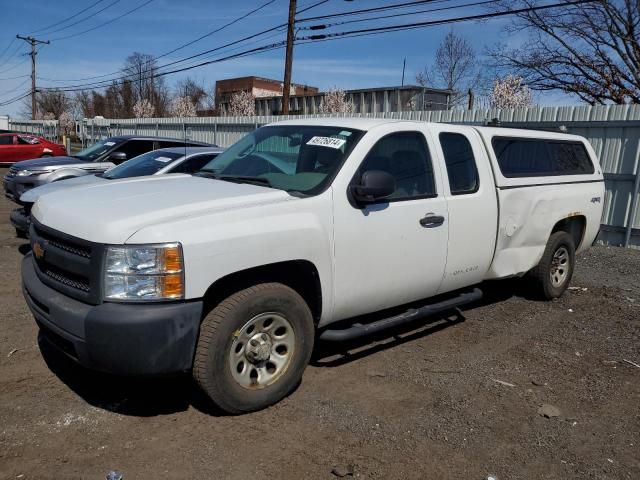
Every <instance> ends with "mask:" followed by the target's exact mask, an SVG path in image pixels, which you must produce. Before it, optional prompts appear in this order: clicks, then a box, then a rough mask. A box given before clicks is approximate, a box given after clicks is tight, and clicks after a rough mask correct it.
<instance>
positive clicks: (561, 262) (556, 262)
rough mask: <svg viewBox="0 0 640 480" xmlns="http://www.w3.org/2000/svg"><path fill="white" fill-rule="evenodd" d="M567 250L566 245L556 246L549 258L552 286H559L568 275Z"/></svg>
mask: <svg viewBox="0 0 640 480" xmlns="http://www.w3.org/2000/svg"><path fill="white" fill-rule="evenodd" d="M569 264H570V261H569V250H567V248H566V247H560V248H558V249H557V250H556V251H555V252H554V254H553V258H552V259H551V271H550V276H551V284H552V285H553V286H554V287H559V286H561V285H562V284H563V283H564V282H565V281H566V279H567V276H568V275H569Z"/></svg>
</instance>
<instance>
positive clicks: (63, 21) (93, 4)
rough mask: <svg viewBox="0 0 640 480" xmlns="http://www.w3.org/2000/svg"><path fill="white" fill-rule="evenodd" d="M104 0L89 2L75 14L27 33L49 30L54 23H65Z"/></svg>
mask: <svg viewBox="0 0 640 480" xmlns="http://www.w3.org/2000/svg"><path fill="white" fill-rule="evenodd" d="M104 1H105V0H98V1H97V2H95V3H92V4H91V5H89V6H88V7H86V8H83V9H82V10H80V11H79V12H76V13H75V14H73V15H71V16H70V17H67V18H65V19H64V20H60V21H58V22H55V23H52V24H51V25H48V26H46V27H42V28H39V29H37V30H33V31H32V32H29V35H33V34H34V33H38V32H42V31H44V30H49V29H50V28H52V27H55V26H56V25H60V24H62V23H66V22H68V21H69V20H73V19H74V18H76V17H77V16H78V15H80V14H81V13H84V12H86V11H87V10H91V9H92V8H93V7H95V6H96V5H98V4H99V3H102V2H104ZM52 33H53V32H52Z"/></svg>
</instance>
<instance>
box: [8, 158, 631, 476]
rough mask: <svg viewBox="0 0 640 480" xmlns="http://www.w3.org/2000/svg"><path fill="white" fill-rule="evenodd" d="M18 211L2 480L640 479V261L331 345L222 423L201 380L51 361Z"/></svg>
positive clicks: (616, 258)
mask: <svg viewBox="0 0 640 480" xmlns="http://www.w3.org/2000/svg"><path fill="white" fill-rule="evenodd" d="M5 172H6V171H5V170H0V175H2V176H3V175H4V173H5ZM11 208H13V205H12V204H10V203H9V202H8V201H7V200H5V199H2V200H0V276H1V277H0V278H2V282H3V284H2V288H1V290H0V325H1V329H0V478H23V479H27V478H34V479H47V478H51V479H53V478H55V479H59V478H65V479H71V478H83V479H104V478H105V475H106V474H107V472H108V471H110V470H118V471H119V472H122V473H123V474H124V479H125V480H131V479H160V478H230V479H236V478H237V479H246V478H256V479H263V478H280V479H290V478H291V479H303V478H304V479H307V478H309V479H316V478H318V479H331V478H336V473H338V474H344V473H348V472H353V477H355V478H360V479H362V478H370V479H373V478H385V479H386V478H398V479H400V478H402V479H406V478H420V479H471V480H473V479H478V480H480V479H483V478H486V476H487V475H489V474H495V475H496V476H497V477H498V478H499V479H500V480H503V479H537V478H541V479H542V478H544V479H568V478H579V479H631V480H635V479H638V478H640V453H639V452H640V368H638V367H636V366H633V365H631V364H629V363H626V362H625V361H624V360H625V359H626V360H629V361H632V362H635V363H638V364H640V251H633V250H624V249H619V248H605V247H597V248H594V249H592V250H591V251H589V252H588V253H587V254H585V255H582V257H581V258H580V259H579V263H578V267H577V271H576V275H575V277H574V281H573V285H574V286H575V287H580V288H579V289H573V290H571V291H569V292H567V294H565V296H564V297H563V298H561V299H559V300H557V301H554V302H548V303H545V302H539V301H534V300H530V299H528V298H527V295H526V290H524V289H523V288H522V285H521V284H520V282H499V283H494V284H492V285H488V286H487V290H488V294H487V296H486V299H485V300H484V301H483V302H482V303H481V304H478V305H474V306H472V307H470V308H466V309H465V310H464V311H463V316H459V317H455V316H454V317H451V318H449V319H437V320H433V321H430V322H429V323H428V324H426V325H423V326H422V327H420V328H417V329H414V330H411V331H408V330H407V329H405V330H401V331H399V330H396V331H394V332H393V334H394V335H395V336H393V337H389V338H378V339H376V340H375V341H369V343H365V344H360V345H349V346H343V347H342V348H340V349H339V350H333V351H330V350H329V349H328V347H327V346H326V345H318V347H317V348H316V353H315V359H314V361H313V364H312V366H311V367H309V368H308V369H307V372H306V373H305V376H304V379H303V382H302V385H301V386H300V388H298V390H297V391H295V392H294V393H293V394H292V395H290V396H289V397H288V398H286V399H285V400H284V401H282V402H281V403H280V404H278V405H276V406H275V407H272V408H270V409H267V410H265V411H262V412H258V413H255V414H251V415H245V416H241V417H224V416H217V415H216V413H215V412H212V411H211V409H210V407H209V405H208V404H207V402H206V400H204V399H203V398H202V396H201V395H200V394H199V393H198V391H197V390H196V389H195V388H194V387H193V386H192V385H191V383H190V382H189V379H188V378H174V379H156V380H139V379H135V380H124V379H118V378H112V377H106V376H103V375H98V374H95V373H92V372H87V371H84V370H82V369H80V368H78V367H77V366H75V365H73V364H71V363H69V362H67V361H65V360H64V359H61V358H60V357H59V356H57V355H55V354H52V353H51V352H48V351H44V352H41V350H40V348H39V347H38V345H37V341H36V337H37V329H36V326H35V323H34V322H33V320H32V318H31V315H30V314H29V312H28V310H27V307H26V305H25V303H24V301H23V299H22V294H21V292H20V270H19V263H20V260H21V258H22V255H23V253H25V252H26V250H27V248H28V245H25V242H24V241H21V240H19V239H17V238H15V236H14V231H13V229H12V228H11V226H10V225H9V223H8V214H9V211H10V209H11ZM543 404H549V405H552V406H554V407H556V408H557V409H558V410H559V416H557V417H551V418H545V417H544V416H542V415H540V414H539V413H538V410H539V409H540V407H541V406H542V405H543ZM334 469H335V473H332V471H333V470H334ZM347 478H350V477H349V476H347Z"/></svg>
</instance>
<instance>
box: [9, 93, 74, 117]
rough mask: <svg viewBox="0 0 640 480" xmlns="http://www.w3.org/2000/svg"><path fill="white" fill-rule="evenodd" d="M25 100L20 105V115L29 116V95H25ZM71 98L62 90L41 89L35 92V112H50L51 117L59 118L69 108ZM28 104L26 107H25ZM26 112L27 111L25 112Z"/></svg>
mask: <svg viewBox="0 0 640 480" xmlns="http://www.w3.org/2000/svg"><path fill="white" fill-rule="evenodd" d="M26 100H28V104H27V102H25V103H24V105H23V106H22V109H21V112H20V114H21V115H24V116H25V117H26V118H30V117H31V97H26ZM71 103H72V102H71V99H70V98H69V96H68V95H67V93H66V92H64V91H62V90H42V91H39V92H38V93H37V94H36V110H37V112H36V113H40V114H41V115H44V114H45V113H52V114H53V118H56V119H57V118H59V117H60V115H61V114H62V113H63V112H66V111H67V110H70V109H71ZM27 106H28V109H27ZM27 112H28V113H27Z"/></svg>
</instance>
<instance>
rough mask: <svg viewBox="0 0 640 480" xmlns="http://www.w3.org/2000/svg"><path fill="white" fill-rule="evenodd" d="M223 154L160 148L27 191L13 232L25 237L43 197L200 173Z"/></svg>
mask: <svg viewBox="0 0 640 480" xmlns="http://www.w3.org/2000/svg"><path fill="white" fill-rule="evenodd" d="M223 151H224V149H223V148H220V147H174V148H163V149H160V150H153V151H151V152H147V153H143V154H142V155H139V156H137V157H135V158H132V159H131V160H128V161H126V162H124V163H122V164H120V165H118V166H117V167H114V168H112V169H110V170H108V171H106V172H105V173H97V174H93V175H84V176H81V177H75V178H70V179H67V180H61V181H58V182H54V183H48V184H46V185H42V186H40V187H37V188H33V189H31V190H27V191H26V192H25V193H23V194H22V195H21V196H20V199H19V201H20V204H22V208H17V209H15V210H13V211H12V212H11V214H10V219H11V223H12V224H13V226H14V227H15V229H16V234H17V235H18V236H19V237H21V238H24V237H26V236H27V235H28V233H29V225H30V223H31V221H30V220H31V207H32V206H33V204H34V203H35V202H36V200H38V199H39V198H40V197H41V196H43V195H46V194H48V193H50V192H56V191H58V190H61V189H64V188H71V187H78V186H82V185H88V184H91V183H100V182H108V181H110V180H117V179H121V178H131V177H140V176H145V175H162V174H165V173H193V172H197V171H198V170H200V169H201V168H202V167H203V166H204V165H206V164H207V163H209V162H210V161H211V160H213V159H214V158H215V157H217V156H218V155H219V154H220V153H222V152H223Z"/></svg>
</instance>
